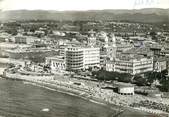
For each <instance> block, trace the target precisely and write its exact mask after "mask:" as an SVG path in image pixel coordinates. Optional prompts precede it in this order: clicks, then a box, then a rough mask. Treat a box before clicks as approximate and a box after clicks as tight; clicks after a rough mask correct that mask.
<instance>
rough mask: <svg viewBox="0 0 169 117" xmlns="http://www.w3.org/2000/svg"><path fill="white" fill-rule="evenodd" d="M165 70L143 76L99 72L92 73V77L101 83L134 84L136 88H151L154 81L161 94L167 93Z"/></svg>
mask: <svg viewBox="0 0 169 117" xmlns="http://www.w3.org/2000/svg"><path fill="white" fill-rule="evenodd" d="M166 73H167V70H165V71H162V72H146V73H144V75H143V74H142V75H135V76H132V75H131V74H128V73H118V72H109V71H105V70H99V71H94V72H92V75H93V76H94V77H95V78H96V79H98V80H101V81H114V80H117V81H119V82H126V83H135V84H136V85H138V86H151V85H152V84H153V83H154V82H155V81H156V80H157V81H159V83H160V85H159V86H158V88H159V89H160V90H161V91H163V92H169V78H167V77H166Z"/></svg>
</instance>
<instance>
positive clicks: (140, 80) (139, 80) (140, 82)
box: [133, 75, 147, 86]
mask: <svg viewBox="0 0 169 117" xmlns="http://www.w3.org/2000/svg"><path fill="white" fill-rule="evenodd" d="M133 80H134V83H135V84H137V85H138V86H145V85H147V80H146V78H143V77H142V76H140V75H136V76H134V79H133Z"/></svg>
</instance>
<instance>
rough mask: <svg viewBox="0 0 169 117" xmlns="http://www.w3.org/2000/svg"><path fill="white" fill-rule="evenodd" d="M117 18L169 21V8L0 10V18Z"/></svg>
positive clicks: (150, 21)
mask: <svg viewBox="0 0 169 117" xmlns="http://www.w3.org/2000/svg"><path fill="white" fill-rule="evenodd" d="M33 19H39V20H73V21H74V20H118V21H131V22H145V23H160V22H168V23H169V9H159V8H148V9H140V10H89V11H46V10H14V11H0V20H1V21H6V20H33Z"/></svg>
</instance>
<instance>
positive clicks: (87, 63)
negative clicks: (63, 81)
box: [66, 47, 100, 70]
mask: <svg viewBox="0 0 169 117" xmlns="http://www.w3.org/2000/svg"><path fill="white" fill-rule="evenodd" d="M99 65H100V48H91V47H89V48H88V47H69V48H67V51H66V66H67V70H80V69H87V68H89V67H94V66H99Z"/></svg>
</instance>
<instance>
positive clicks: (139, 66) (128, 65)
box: [114, 56, 153, 75]
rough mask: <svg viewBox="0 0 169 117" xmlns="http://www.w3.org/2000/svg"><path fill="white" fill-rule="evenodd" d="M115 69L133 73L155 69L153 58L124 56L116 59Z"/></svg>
mask: <svg viewBox="0 0 169 117" xmlns="http://www.w3.org/2000/svg"><path fill="white" fill-rule="evenodd" d="M114 71H116V72H120V73H130V74H132V75H135V74H141V73H145V72H148V71H153V58H151V57H150V58H147V57H144V56H137V57H126V56H122V57H121V58H117V59H116V63H115V69H114Z"/></svg>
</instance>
